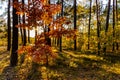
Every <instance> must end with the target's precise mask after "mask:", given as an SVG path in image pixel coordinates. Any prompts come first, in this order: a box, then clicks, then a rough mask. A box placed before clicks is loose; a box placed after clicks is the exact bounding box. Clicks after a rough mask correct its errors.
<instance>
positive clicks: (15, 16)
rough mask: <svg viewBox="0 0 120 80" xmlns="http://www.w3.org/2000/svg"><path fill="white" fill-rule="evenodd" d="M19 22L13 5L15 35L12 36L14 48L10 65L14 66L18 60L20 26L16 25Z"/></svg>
mask: <svg viewBox="0 0 120 80" xmlns="http://www.w3.org/2000/svg"><path fill="white" fill-rule="evenodd" d="M15 1H16V2H18V0H13V2H15ZM17 24H18V15H17V14H16V9H15V8H14V7H13V32H12V33H13V36H12V50H11V57H10V66H12V67H14V66H16V65H17V62H18V54H17V50H18V28H17V27H16V25H17Z"/></svg>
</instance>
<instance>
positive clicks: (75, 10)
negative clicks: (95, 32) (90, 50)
mask: <svg viewBox="0 0 120 80" xmlns="http://www.w3.org/2000/svg"><path fill="white" fill-rule="evenodd" d="M76 3H77V2H76V0H74V30H76V29H77V26H76V15H77V8H76ZM74 50H77V40H76V38H75V39H74Z"/></svg>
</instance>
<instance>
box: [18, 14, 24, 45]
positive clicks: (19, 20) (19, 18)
mask: <svg viewBox="0 0 120 80" xmlns="http://www.w3.org/2000/svg"><path fill="white" fill-rule="evenodd" d="M18 23H19V24H21V17H20V15H19V16H18ZM20 34H21V39H22V44H23V39H24V38H23V29H22V28H21V27H20Z"/></svg>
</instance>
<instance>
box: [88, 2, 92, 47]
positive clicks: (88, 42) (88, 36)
mask: <svg viewBox="0 0 120 80" xmlns="http://www.w3.org/2000/svg"><path fill="white" fill-rule="evenodd" d="M91 7H92V0H90V9H89V25H88V49H90V43H89V41H90V25H91Z"/></svg>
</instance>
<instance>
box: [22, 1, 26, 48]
mask: <svg viewBox="0 0 120 80" xmlns="http://www.w3.org/2000/svg"><path fill="white" fill-rule="evenodd" d="M24 3H25V2H24V0H22V4H24ZM24 9H25V8H24V5H23V11H24ZM22 19H23V20H22V21H23V24H25V14H23V16H22ZM23 34H24V36H23V46H26V29H25V28H24V29H23Z"/></svg>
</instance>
